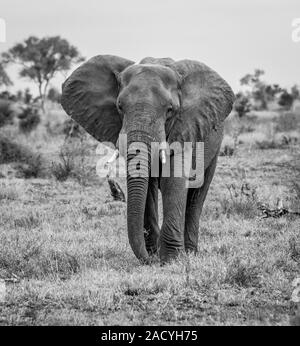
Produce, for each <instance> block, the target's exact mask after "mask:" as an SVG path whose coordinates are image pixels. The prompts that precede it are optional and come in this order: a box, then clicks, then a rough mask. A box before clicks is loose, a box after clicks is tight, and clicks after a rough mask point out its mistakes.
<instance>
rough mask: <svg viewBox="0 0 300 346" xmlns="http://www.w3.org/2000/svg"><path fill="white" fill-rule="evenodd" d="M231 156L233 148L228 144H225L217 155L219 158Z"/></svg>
mask: <svg viewBox="0 0 300 346" xmlns="http://www.w3.org/2000/svg"><path fill="white" fill-rule="evenodd" d="M233 154H234V147H232V146H230V145H228V144H225V145H224V148H222V149H221V150H220V153H219V155H220V156H232V155H233Z"/></svg>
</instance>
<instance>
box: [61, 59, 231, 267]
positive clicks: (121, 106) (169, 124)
mask: <svg viewBox="0 0 300 346" xmlns="http://www.w3.org/2000/svg"><path fill="white" fill-rule="evenodd" d="M232 103H233V92H232V90H231V88H230V87H229V86H228V84H227V83H226V82H225V81H224V80H223V79H222V78H221V77H220V76H219V75H218V74H217V73H216V72H215V71H213V70H211V69H210V68H209V67H207V66H206V65H204V64H202V63H199V62H196V61H191V60H182V61H179V62H175V61H173V60H172V59H154V58H146V59H144V60H142V61H141V62H140V63H139V64H134V62H132V61H130V60H126V59H123V58H120V57H116V56H109V55H104V56H102V55H100V56H96V57H94V58H92V59H90V60H89V61H87V62H86V63H84V64H83V65H81V66H80V67H79V68H78V69H77V70H75V71H74V72H73V73H72V75H71V76H70V77H69V78H68V79H67V80H66V81H65V83H64V84H63V88H62V106H63V108H64V109H65V111H66V112H67V113H68V114H69V115H70V116H71V117H72V118H73V119H74V120H76V121H77V122H78V123H79V124H80V125H81V126H83V127H84V128H85V129H86V130H87V132H89V133H90V134H91V135H92V136H94V137H95V138H96V139H97V140H99V141H102V142H103V141H109V142H113V143H115V144H116V142H117V140H118V136H119V133H120V132H122V133H126V134H127V140H128V144H130V143H133V142H143V143H144V144H145V146H144V147H145V148H147V150H145V152H144V155H143V158H144V160H142V161H141V165H143V162H144V163H145V167H150V165H149V161H150V160H151V158H150V143H151V142H164V141H168V142H169V143H172V142H175V141H179V142H181V143H183V142H196V141H204V140H205V138H206V137H207V136H208V134H209V133H210V132H211V131H213V129H214V128H215V127H216V126H217V125H218V123H221V122H222V121H223V120H224V119H225V117H226V116H227V115H228V114H229V112H230V111H231V108H232ZM128 155H129V156H130V153H129V154H128ZM139 157H141V153H140V154H139ZM127 162H129V159H128V160H127ZM127 189H128V208H127V219H128V220H127V222H128V235H129V242H130V245H131V247H132V249H133V251H134V253H135V255H136V256H137V257H138V258H139V259H140V260H142V261H148V254H147V251H146V249H145V242H144V234H143V218H144V209H145V202H146V195H147V189H148V178H147V177H145V176H143V177H131V176H130V175H128V176H127Z"/></svg>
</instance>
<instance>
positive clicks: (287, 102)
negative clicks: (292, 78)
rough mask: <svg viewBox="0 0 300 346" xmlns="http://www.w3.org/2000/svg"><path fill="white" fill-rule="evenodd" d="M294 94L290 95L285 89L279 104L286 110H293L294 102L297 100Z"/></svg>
mask: <svg viewBox="0 0 300 346" xmlns="http://www.w3.org/2000/svg"><path fill="white" fill-rule="evenodd" d="M294 96H295V95H293V92H292V91H291V92H290V93H289V92H288V91H287V90H286V89H284V90H283V92H282V94H281V95H280V98H279V101H278V104H279V105H280V106H282V107H284V108H286V109H291V107H292V105H293V102H294V100H295V99H296V98H294Z"/></svg>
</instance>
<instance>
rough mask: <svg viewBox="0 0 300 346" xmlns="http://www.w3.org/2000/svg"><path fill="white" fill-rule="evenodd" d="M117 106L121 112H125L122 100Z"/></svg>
mask: <svg viewBox="0 0 300 346" xmlns="http://www.w3.org/2000/svg"><path fill="white" fill-rule="evenodd" d="M117 108H118V110H119V112H121V113H122V112H123V106H122V104H121V102H120V101H118V103H117Z"/></svg>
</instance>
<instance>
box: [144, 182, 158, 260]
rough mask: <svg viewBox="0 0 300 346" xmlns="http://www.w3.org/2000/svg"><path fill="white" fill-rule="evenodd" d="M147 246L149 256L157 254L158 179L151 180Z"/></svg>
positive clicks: (147, 210)
mask: <svg viewBox="0 0 300 346" xmlns="http://www.w3.org/2000/svg"><path fill="white" fill-rule="evenodd" d="M144 230H145V244H146V249H147V251H148V253H149V255H153V254H156V253H157V250H158V239H159V233H160V232H159V226H158V178H150V179H149V186H148V192H147V200H146V208H145V215H144Z"/></svg>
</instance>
